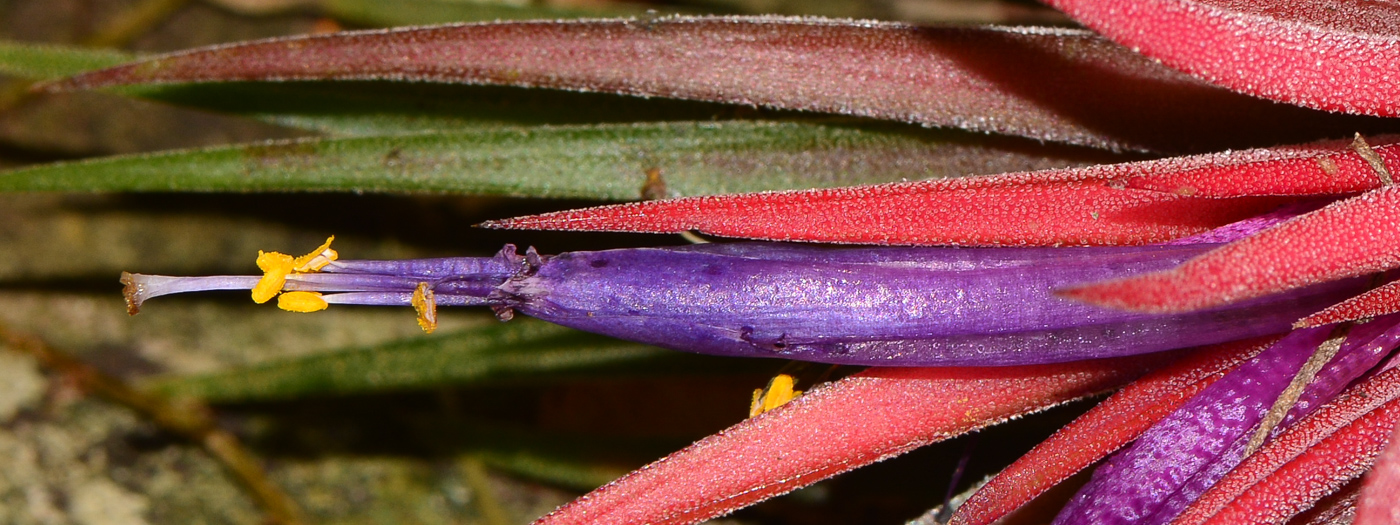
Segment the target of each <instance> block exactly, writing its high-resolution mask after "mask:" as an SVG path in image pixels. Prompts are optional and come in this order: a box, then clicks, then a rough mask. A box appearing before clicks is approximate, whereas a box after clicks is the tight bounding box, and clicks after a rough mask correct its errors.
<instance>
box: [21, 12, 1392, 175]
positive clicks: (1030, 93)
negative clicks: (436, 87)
mask: <svg viewBox="0 0 1400 525" xmlns="http://www.w3.org/2000/svg"><path fill="white" fill-rule="evenodd" d="M325 79H391V80H427V81H437V82H458V83H468V84H503V85H513V86H530V87H549V88H560V89H574V90H584V91H600V92H610V93H624V94H636V95H644V96H662V97H673V98H687V99H695V100H707V101H718V102H732V103H739V104H755V105H763V106H769V107H774V108H785V109H800V110H813V111H825V112H833V113H843V114H849V115H861V116H870V117H876V118H882V119H891V120H900V121H906V122H917V123H922V124H930V125H938V126H953V127H960V128H964V129H970V130H976V131H985V132H997V133H1004V134H1009V135H1018V136H1023V137H1031V138H1035V139H1040V140H1050V141H1057V142H1068V143H1073V144H1082V145H1090V146H1096V147H1105V148H1112V149H1139V150H1161V151H1185V150H1190V151H1209V150H1218V149H1224V148H1227V147H1240V146H1247V145H1259V144H1278V143H1284V142H1291V141H1299V140H1310V139H1313V138H1316V137H1325V136H1339V135H1342V134H1347V133H1351V132H1353V131H1358V130H1359V131H1370V130H1375V129H1379V128H1381V127H1392V128H1393V124H1391V123H1386V122H1383V121H1379V120H1371V119H1358V118H1355V117H1346V116H1338V115H1328V114H1324V113H1320V112H1315V111H1309V110H1304V109H1301V108H1294V107H1288V106H1281V105H1278V104H1271V103H1267V102H1265V101H1261V100H1257V99H1251V98H1249V97H1244V96H1240V95H1236V94H1234V93H1230V92H1228V91H1226V90H1223V89H1220V88H1216V87H1213V86H1209V85H1207V84H1205V83H1202V82H1200V81H1198V80H1196V79H1193V78H1191V77H1189V76H1187V75H1183V74H1181V73H1178V72H1176V71H1173V70H1171V69H1169V68H1165V67H1162V66H1160V65H1158V64H1156V63H1154V62H1153V61H1151V60H1147V59H1145V58H1143V57H1141V56H1138V55H1136V54H1134V53H1132V52H1131V51H1129V50H1127V49H1124V48H1122V47H1119V46H1117V45H1114V44H1112V43H1111V42H1108V41H1106V40H1104V39H1102V38H1099V37H1097V36H1095V35H1093V34H1091V33H1089V32H1087V31H1076V30H1061V29H1054V30H1051V29H1038V28H1037V29H1010V28H983V29H977V28H951V27H945V28H919V27H914V26H908V25H903V24H892V23H879V22H853V21H837V20H820V19H811V18H804V19H792V18H789V19H784V18H664V19H660V20H655V21H635V20H610V21H597V20H594V21H568V22H553V21H550V22H504V23H494V24H467V25H457V26H443V27H429V28H410V29H400V30H392V31H364V32H355V33H339V34H332V35H321V36H308V37H295V38H282V39H274V40H264V41H258V42H249V43H242V44H234V45H227V46H219V47H213V48H204V49H200V50H194V51H188V52H183V53H176V54H172V55H166V56H163V57H156V58H152V59H149V60H146V61H143V62H137V63H133V64H129V65H125V66H118V67H115V68H111V69H106V70H102V71H97V72H93V73H87V74H83V75H80V76H77V77H73V78H70V79H67V80H64V81H60V82H58V83H55V84H50V85H48V86H47V88H48V89H50V90H61V89H75V88H92V87H100V86H111V85H119V84H134V83H169V82H208V81H239V80H325Z"/></svg>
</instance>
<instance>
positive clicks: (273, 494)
mask: <svg viewBox="0 0 1400 525" xmlns="http://www.w3.org/2000/svg"><path fill="white" fill-rule="evenodd" d="M0 344H3V345H4V346H7V347H9V348H11V349H13V350H16V351H19V352H24V353H27V354H29V355H32V356H34V357H35V358H37V359H38V360H39V363H40V364H42V365H43V366H44V367H46V368H48V369H50V370H53V371H54V372H57V373H60V374H63V375H64V376H66V377H68V378H70V379H71V380H73V381H74V382H75V383H77V384H78V385H80V386H81V387H82V388H83V390H85V391H87V392H89V393H91V394H93V395H96V396H98V397H101V398H104V399H107V400H109V401H112V402H115V403H117V404H119V405H123V406H125V407H127V408H130V409H132V410H134V411H136V412H137V413H139V414H141V415H143V416H145V417H147V418H149V419H150V420H151V421H153V422H155V424H156V425H157V426H159V427H160V428H161V429H162V430H165V431H167V432H170V433H173V434H177V435H180V436H181V437H184V438H186V439H188V440H190V441H192V442H194V443H198V444H199V445H200V446H202V447H204V450H205V451H207V452H208V453H209V454H210V455H212V456H214V458H215V459H216V460H218V461H219V462H220V463H221V464H223V466H224V468H225V469H227V470H228V472H229V473H230V474H231V475H232V476H233V477H234V478H235V479H237V480H238V481H239V483H241V484H243V486H244V488H246V489H247V490H248V492H249V493H250V495H251V496H252V497H253V499H254V500H256V501H257V503H258V504H259V505H260V506H261V507H262V508H263V511H264V512H266V513H267V516H268V520H269V521H270V522H272V523H275V524H278V525H298V524H301V523H304V520H303V519H302V518H301V510H300V509H299V508H298V507H297V505H296V503H295V502H293V501H292V500H291V498H289V497H287V495H286V494H285V493H283V492H282V490H281V489H279V488H278V487H277V486H276V485H274V484H273V483H272V482H271V481H270V480H268V479H267V473H266V472H265V471H264V470H263V467H262V464H261V462H260V461H259V460H258V458H257V457H256V456H254V455H253V454H252V453H251V452H249V451H248V449H246V448H244V447H243V445H242V444H240V443H239V442H238V438H236V437H234V435H233V434H231V433H229V432H227V431H225V430H223V429H220V428H219V427H218V426H217V425H216V424H215V422H214V417H213V415H212V413H211V412H210V410H209V408H208V407H207V406H205V405H204V404H203V403H199V402H195V401H182V402H180V403H172V402H171V401H170V400H168V399H165V398H163V397H159V396H155V395H152V394H148V393H145V392H142V391H140V390H137V389H135V388H132V387H131V386H129V385H127V384H126V382H124V381H122V380H121V379H119V378H116V377H113V376H110V375H107V374H104V373H102V372H101V371H99V370H97V369H96V368H93V367H92V366H91V365H89V364H87V363H84V362H83V361H82V360H80V359H77V358H75V357H73V356H71V355H68V354H67V353H65V352H63V351H61V350H58V349H56V348H53V347H51V346H49V345H48V344H46V343H44V342H43V341H42V340H40V339H39V338H37V337H34V336H32V335H28V334H22V333H19V332H15V331H12V330H10V329H8V328H7V327H5V326H4V325H0Z"/></svg>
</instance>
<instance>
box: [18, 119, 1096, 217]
mask: <svg viewBox="0 0 1400 525" xmlns="http://www.w3.org/2000/svg"><path fill="white" fill-rule="evenodd" d="M1022 147H1023V145H1020V144H1005V143H1002V144H1000V145H998V144H996V143H992V144H990V145H978V144H975V143H970V142H968V141H967V139H966V137H963V136H961V135H953V136H949V135H947V134H945V133H940V132H933V133H915V132H907V130H881V129H880V128H878V127H877V128H873V129H862V128H850V127H842V126H825V125H817V124H804V123H796V122H791V123H774V122H740V121H734V122H717V123H709V122H705V123H693V122H680V123H656V124H635V125H630V124H617V125H597V126H567V127H536V128H524V129H521V128H506V129H495V130H479V131H472V132H445V133H422V134H416V135H391V136H372V137H358V138H345V139H307V140H300V141H293V142H274V143H265V144H254V145H243V146H228V147H216V148H209V149H202V150H190V151H175V152H167V153H157V154H150V155H137V156H125V157H110V158H104V159H95V160H89V161H80V162H73V163H53V164H45V165H40V166H35V167H31V168H24V169H20V170H14V171H9V172H0V191H307V190H316V191H381V192H422V191H447V192H455V193H464V194H487V195H514V196H532V197H555V198H559V197H570V198H588V199H605V200H631V199H637V198H640V197H641V196H642V195H643V191H644V190H646V189H648V188H658V189H660V191H662V193H663V194H669V195H696V194H701V195H703V194H711V193H724V192H732V191H756V190H766V189H782V188H793V187H812V186H823V185H840V184H851V183H863V182H876V181H888V180H892V179H896V180H897V179H899V178H920V179H922V178H939V177H947V176H956V175H962V174H964V173H967V172H969V171H972V172H978V171H985V170H990V171H996V170H998V169H1001V168H1003V167H1007V166H1016V165H1024V164H1030V165H1038V164H1042V163H1046V162H1050V163H1071V164H1073V163H1079V162H1082V161H1081V160H1079V159H1078V158H1076V157H1077V155H1078V154H1079V153H1080V152H1074V151H1065V152H1062V155H1061V156H1059V158H1055V157H1056V156H1057V154H1055V153H1053V152H1052V153H1050V158H1043V157H1041V156H1040V154H1039V153H1037V152H1034V151H1021V148H1022ZM652 169H656V170H659V172H658V173H657V175H658V176H659V178H660V184H659V185H658V184H657V183H655V182H650V181H649V175H648V174H647V172H648V171H649V170H652Z"/></svg>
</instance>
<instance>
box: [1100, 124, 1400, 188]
mask: <svg viewBox="0 0 1400 525" xmlns="http://www.w3.org/2000/svg"><path fill="white" fill-rule="evenodd" d="M1369 142H1370V143H1371V144H1372V145H1373V146H1374V147H1373V148H1372V150H1373V151H1374V152H1375V153H1376V156H1377V157H1378V158H1379V159H1380V161H1381V162H1384V163H1385V164H1389V165H1394V166H1396V168H1397V169H1400V136H1396V135H1389V136H1383V137H1375V138H1372V139H1369ZM1353 144H1354V142H1353V141H1352V140H1345V141H1341V140H1339V141H1329V142H1321V143H1317V144H1305V145H1301V146H1289V147H1277V148H1268V149H1258V150H1254V151H1252V152H1235V153H1223V154H1218V155H1216V157H1218V158H1219V161H1218V162H1196V163H1193V164H1194V165H1188V166H1183V168H1182V169H1180V170H1175V171H1167V170H1163V171H1160V172H1156V173H1143V174H1139V175H1134V176H1132V177H1129V178H1128V179H1127V181H1126V186H1127V187H1129V188H1135V189H1144V190H1153V191H1164V192H1169V193H1175V194H1179V195H1192V196H1197V197H1240V196H1246V195H1335V194H1339V193H1359V192H1363V191H1368V190H1373V189H1376V188H1379V187H1381V186H1383V185H1385V184H1388V183H1387V182H1386V181H1385V180H1384V179H1383V177H1382V176H1380V175H1379V174H1378V173H1377V170H1376V169H1375V168H1374V167H1373V166H1372V165H1371V164H1370V163H1369V162H1368V161H1367V160H1366V159H1365V158H1363V157H1362V155H1361V154H1360V153H1358V152H1357V151H1356V150H1355V149H1353V146H1352V145H1353ZM1206 157H1209V156H1206ZM1197 158H1201V157H1197ZM1387 172H1388V170H1387Z"/></svg>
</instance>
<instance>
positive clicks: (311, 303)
mask: <svg viewBox="0 0 1400 525" xmlns="http://www.w3.org/2000/svg"><path fill="white" fill-rule="evenodd" d="M327 306H330V305H328V304H326V300H325V298H323V297H321V294H320V293H317V292H287V293H284V294H282V295H279V296H277V307H278V308H281V309H283V310H286V311H288V312H301V313H311V312H319V311H321V310H325V309H326V307H327Z"/></svg>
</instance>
